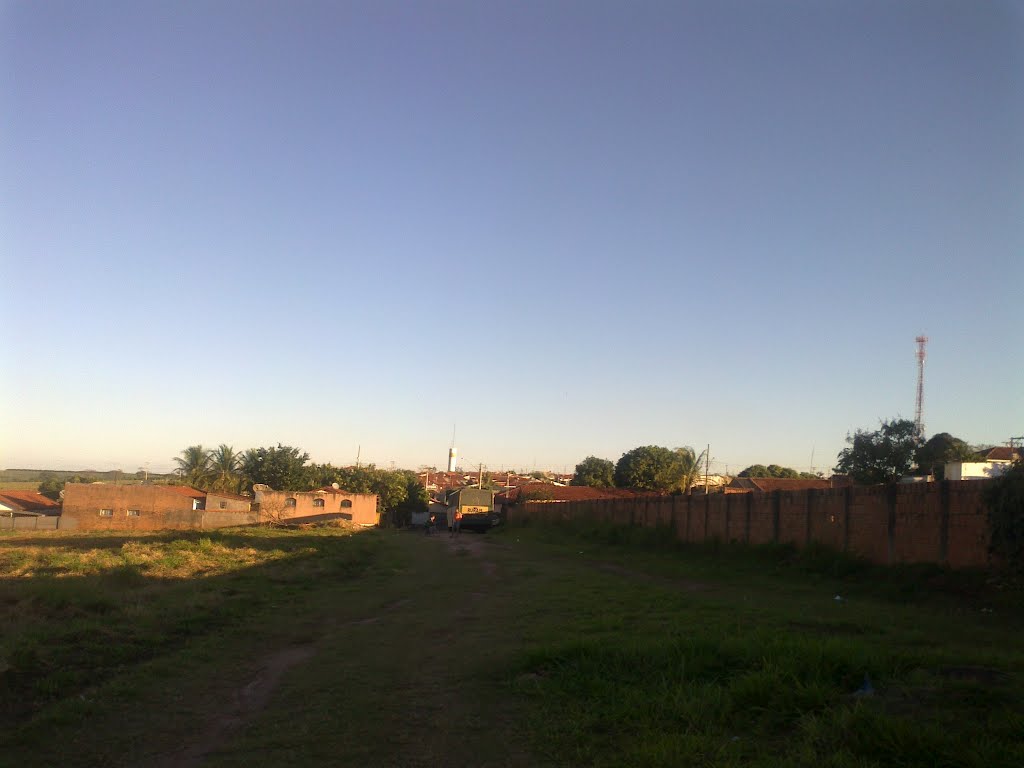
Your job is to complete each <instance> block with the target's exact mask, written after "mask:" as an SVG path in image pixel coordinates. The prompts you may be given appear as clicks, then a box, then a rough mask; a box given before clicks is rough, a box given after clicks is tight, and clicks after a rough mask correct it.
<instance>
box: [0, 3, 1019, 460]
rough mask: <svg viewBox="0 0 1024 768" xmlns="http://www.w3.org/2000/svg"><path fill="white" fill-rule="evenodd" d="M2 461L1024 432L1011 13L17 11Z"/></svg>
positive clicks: (3, 66)
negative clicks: (920, 397)
mask: <svg viewBox="0 0 1024 768" xmlns="http://www.w3.org/2000/svg"><path fill="white" fill-rule="evenodd" d="M0 8H2V10H0V34H2V38H0V78H2V79H0V88H2V91H0V119H2V123H0V132H2V133H0V135H2V139H0V163H2V165H0V195H2V200H0V227H2V232H3V236H2V245H0V249H2V250H0V254H2V259H0V283H2V285H3V286H4V287H5V289H6V290H5V291H4V302H3V304H4V308H3V324H2V329H3V330H2V333H0V339H2V342H0V344H2V347H0V355H2V359H3V360H4V362H5V363H6V365H5V374H4V376H3V377H2V382H0V395H2V399H3V403H4V407H3V409H2V412H0V467H25V466H30V467H61V468H82V467H86V466H88V467H93V468H97V469H111V468H124V469H126V470H129V471H131V470H134V469H135V468H136V467H139V466H142V465H143V464H144V463H146V462H149V463H150V466H151V467H152V468H153V469H166V468H168V467H170V466H171V463H172V462H171V459H172V457H173V456H174V455H175V454H177V453H178V451H180V450H181V449H182V448H183V447H185V446H186V445H189V444H194V443H202V444H204V445H215V444H218V443H221V442H223V443H228V444H230V445H233V446H234V447H235V448H236V449H243V448H246V447H251V446H259V445H272V444H275V443H277V442H282V443H285V444H291V445H298V446H301V447H302V448H304V449H305V450H307V451H308V452H309V453H310V454H311V456H312V458H313V459H314V460H316V461H330V462H334V463H338V464H348V463H351V462H353V461H354V460H355V458H356V454H357V451H358V452H360V453H361V458H362V460H363V461H373V462H376V463H377V464H379V465H382V466H388V465H389V464H390V463H391V462H395V464H396V465H398V466H409V467H414V466H418V465H421V464H436V465H443V464H444V462H445V460H446V453H447V448H448V444H449V441H450V440H451V433H452V425H453V423H455V424H456V425H457V443H458V447H459V451H460V454H461V455H462V456H463V457H465V460H466V463H467V464H472V465H474V466H475V465H476V464H478V463H481V462H482V463H484V464H486V465H487V466H488V467H490V468H493V469H499V468H508V467H522V468H533V467H537V468H553V469H558V470H561V469H562V468H563V467H565V468H568V470H569V471H571V469H572V467H573V465H574V464H575V463H577V462H578V461H579V460H581V459H582V458H583V457H585V456H587V455H591V454H593V455H597V456H601V457H606V458H610V459H612V460H615V459H617V458H618V457H619V456H620V455H621V454H622V453H623V452H624V451H626V450H629V449H630V448H633V447H635V446H637V445H645V444H657V445H665V446H669V447H675V446H680V445H693V446H696V447H698V449H699V448H701V447H703V446H705V445H707V444H709V443H710V444H711V453H712V456H713V457H714V458H715V461H716V463H715V464H714V465H713V468H715V469H718V470H721V471H724V470H725V469H726V468H727V467H728V468H729V469H730V470H731V471H733V472H735V471H736V470H737V469H740V468H742V467H743V466H746V465H747V464H751V463H755V462H760V463H771V462H775V463H780V464H787V465H790V466H796V467H800V468H807V467H809V466H810V465H811V463H812V453H813V462H814V465H815V467H816V468H817V469H819V470H820V469H824V470H828V469H830V468H831V466H833V464H834V461H835V457H836V454H837V452H838V451H839V450H840V449H841V448H842V447H843V445H844V438H845V437H846V434H847V432H849V431H853V430H855V429H857V428H867V429H873V428H875V427H877V426H878V422H879V419H883V418H892V417H896V416H903V417H908V418H912V417H913V414H914V393H915V382H916V364H915V359H914V352H915V345H914V337H915V336H916V335H918V334H919V333H926V334H928V336H929V337H930V339H931V341H930V343H929V347H928V360H927V368H926V394H925V422H926V428H927V431H928V432H929V433H934V432H937V431H948V432H951V433H953V434H955V435H958V436H960V437H962V438H964V439H966V440H968V441H970V442H990V443H998V442H1002V441H1004V440H1006V439H1007V438H1008V437H1010V436H1016V435H1021V434H1024V396H1022V393H1024V343H1022V341H1021V331H1022V325H1021V314H1020V309H1021V297H1022V296H1024V5H1022V4H1021V3H1011V2H978V1H976V0H972V1H970V2H968V1H967V0H964V1H963V2H938V1H935V0H927V1H922V2H893V1H892V0H885V1H884V2H872V1H871V0H856V1H852V0H851V1H849V2H842V1H838V0H837V1H834V2H820V0H803V1H800V2H773V3H768V2H752V1H748V0H744V1H743V2H728V0H727V1H726V2H718V1H716V2H710V1H709V2H671V3H669V2H641V3H626V2H591V1H590V0H588V1H587V2H554V1H553V0H547V1H546V2H517V3H510V2H506V3H499V2H416V3H407V2H394V3H388V2H380V1H379V0H374V1H373V2H345V3H341V2H337V3H328V2H299V3H284V2H185V3H170V2H163V3H161V2H152V3H129V2H95V3H80V2H46V1H45V0H44V1H43V2H38V1H33V2H10V1H9V0H8V1H7V2H4V3H3V5H2V6H0Z"/></svg>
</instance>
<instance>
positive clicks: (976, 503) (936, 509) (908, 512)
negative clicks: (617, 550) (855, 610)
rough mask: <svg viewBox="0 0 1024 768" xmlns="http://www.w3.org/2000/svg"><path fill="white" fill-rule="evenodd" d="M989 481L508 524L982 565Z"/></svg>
mask: <svg viewBox="0 0 1024 768" xmlns="http://www.w3.org/2000/svg"><path fill="white" fill-rule="evenodd" d="M989 484H990V481H984V480H967V481H946V482H940V483H917V484H907V485H888V486H885V485H879V486H870V487H850V488H833V489H827V490H818V489H814V490H805V491H774V492H771V493H758V492H751V493H726V494H723V493H719V494H710V495H707V496H705V495H699V496H654V497H639V498H633V499H593V500H588V501H569V502H545V501H528V502H525V503H523V504H520V505H518V506H517V507H513V508H512V510H511V511H510V521H511V522H513V523H515V522H525V521H528V520H537V521H547V522H556V521H568V520H593V521H600V522H606V523H612V524H615V525H637V526H647V527H655V526H660V527H662V528H665V529H667V530H671V531H674V532H675V536H676V538H677V539H678V540H679V541H686V542H698V541H709V540H715V539H717V540H720V541H733V542H742V543H745V544H767V543H771V542H777V543H785V544H793V545H796V546H797V547H803V546H806V545H808V544H811V543H817V544H822V545H824V546H827V547H830V548H832V549H835V550H837V551H841V552H849V553H850V554H853V555H858V556H860V557H864V558H867V559H868V560H872V561H873V562H876V563H885V564H893V563H942V564H946V565H949V566H951V567H954V568H965V567H983V566H985V565H987V564H988V542H989V532H988V520H987V516H986V511H985V506H984V502H983V500H982V494H983V492H984V490H985V488H987V487H988V486H989Z"/></svg>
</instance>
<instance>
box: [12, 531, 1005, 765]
mask: <svg viewBox="0 0 1024 768" xmlns="http://www.w3.org/2000/svg"><path fill="white" fill-rule="evenodd" d="M666 541H667V539H666V537H664V536H662V535H660V534H659V532H650V531H646V532H645V531H632V532H628V531H627V532H623V531H621V530H614V529H607V528H596V527H591V528H577V529H571V530H570V529H550V528H511V529H508V530H505V531H501V532H492V533H491V534H488V535H487V536H479V535H476V536H474V535H469V534H465V535H463V536H462V537H461V538H459V539H450V538H449V537H448V536H447V535H441V536H437V537H429V538H428V537H424V536H422V535H416V534H413V533H408V532H393V531H368V532H359V533H354V532H352V531H349V530H342V529H330V528H324V529H306V530H268V529H244V530H223V531H216V532H202V533H199V532H195V533H187V534H174V535H171V534H150V535H140V536H127V535H123V534H121V535H117V534H110V535H106V534H103V535H100V534H84V533H83V534H66V533H64V534H62V533H58V532H53V533H41V534H35V535H32V536H27V535H25V534H20V533H13V534H4V535H0V633H2V634H0V694H2V695H0V700H2V702H3V710H2V714H3V715H4V722H5V727H4V729H3V731H2V735H0V765H6V764H9V765H12V766H13V765H18V766H27V765H55V764H62V765H68V766H88V765H125V766H128V765H133V766H134V765H140V766H144V765H153V766H165V765H166V766H171V765H174V766H178V765H182V766H187V765H210V766H243V765H250V764H252V763H254V762H260V763H262V764H264V765H281V766H291V765H294V766H304V765H317V764H330V765H340V766H348V765H352V766H356V765H358V766H364V767H365V766H437V765H452V766H458V765H467V766H470V765H472V766H543V765H551V766H587V765H593V766H677V765H707V766H741V765H743V766H747V765H753V766H774V765H790V766H815V767H816V768H817V766H889V765H893V766H897V765H898V766H986V767H988V766H1004V765H1005V766H1019V765H1024V714H1022V713H1024V648H1022V643H1021V641H1020V637H1021V633H1022V630H1024V609H1022V601H1021V596H1022V593H1021V591H1020V589H1019V587H1017V586H1015V585H1011V584H1007V583H1005V582H1003V581H1000V580H995V579H991V578H989V577H986V576H984V575H983V574H970V573H968V574H950V573H947V572H944V571H942V570H940V569H937V568H914V569H897V570H890V569H881V568H873V567H868V566H866V565H864V564H863V563H860V562H857V561H852V560H845V559H842V558H836V557H835V556H833V555H831V554H829V553H826V552H822V551H811V552H806V553H802V554H799V555H798V554H796V553H794V552H792V551H789V550H785V549H758V550H742V549H736V548H730V547H713V546H704V547H688V548H680V547H676V546H668V545H666V543H665V542H666ZM837 597H838V598H839V599H837ZM5 761H6V762H5Z"/></svg>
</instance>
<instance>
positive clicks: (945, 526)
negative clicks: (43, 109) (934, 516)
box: [939, 480, 952, 565]
mask: <svg viewBox="0 0 1024 768" xmlns="http://www.w3.org/2000/svg"><path fill="white" fill-rule="evenodd" d="M951 482H952V481H951V480H943V481H942V482H941V483H940V484H939V515H940V523H939V525H940V527H939V562H940V563H942V564H943V565H945V564H947V563H949V507H950V501H949V492H950V488H949V484H950V483H951Z"/></svg>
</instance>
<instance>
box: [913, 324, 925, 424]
mask: <svg viewBox="0 0 1024 768" xmlns="http://www.w3.org/2000/svg"><path fill="white" fill-rule="evenodd" d="M914 341H916V342H917V405H916V407H915V408H914V425H915V426H916V427H917V436H918V437H920V438H922V439H923V438H924V356H925V351H924V347H925V345H926V344H927V343H928V337H927V336H918V337H917V338H916V339H914Z"/></svg>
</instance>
